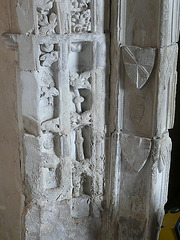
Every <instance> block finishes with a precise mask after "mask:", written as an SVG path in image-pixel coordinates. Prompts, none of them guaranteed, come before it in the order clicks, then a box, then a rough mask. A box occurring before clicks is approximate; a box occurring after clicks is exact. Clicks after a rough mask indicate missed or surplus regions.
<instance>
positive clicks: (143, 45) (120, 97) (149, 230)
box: [102, 0, 179, 240]
mask: <svg viewBox="0 0 180 240" xmlns="http://www.w3.org/2000/svg"><path fill="white" fill-rule="evenodd" d="M111 9H112V11H111V19H112V22H111V31H112V38H111V62H112V65H111V92H110V97H111V100H110V117H111V121H110V124H111V125H110V138H111V144H110V146H109V152H110V158H109V161H108V167H107V172H108V173H107V177H106V185H107V189H106V201H107V203H106V208H107V215H106V217H105V221H104V228H103V232H104V234H103V237H102V239H107V240H110V239H112V240H115V239H121V240H122V239H124V240H126V239H128V240H140V239H144V240H147V239H150V240H155V239H157V238H158V232H159V230H160V226H161V221H162V218H163V214H164V204H165V203H166V199H167V190H168V180H169V167H170V154H171V147H172V143H171V140H170V138H169V134H168V129H170V128H172V127H173V123H174V111H175V95H176V81H177V73H176V64H177V53H178V47H177V41H178V37H179V1H178V0H174V1H170V0H162V1H152V0H122V1H119V0H117V1H113V2H112V7H111Z"/></svg>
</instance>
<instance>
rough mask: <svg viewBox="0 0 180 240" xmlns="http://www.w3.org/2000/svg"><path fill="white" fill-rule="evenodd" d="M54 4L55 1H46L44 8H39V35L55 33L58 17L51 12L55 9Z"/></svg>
mask: <svg viewBox="0 0 180 240" xmlns="http://www.w3.org/2000/svg"><path fill="white" fill-rule="evenodd" d="M53 2H54V0H50V1H49V0H46V1H45V3H44V4H43V5H42V6H40V7H38V8H37V12H38V28H39V34H47V35H50V34H52V33H55V28H56V26H57V15H56V14H55V13H54V12H52V11H50V10H52V8H53Z"/></svg>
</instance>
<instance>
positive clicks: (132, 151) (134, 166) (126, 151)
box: [120, 133, 151, 173]
mask: <svg viewBox="0 0 180 240" xmlns="http://www.w3.org/2000/svg"><path fill="white" fill-rule="evenodd" d="M120 143H121V148H122V156H123V162H124V163H125V164H126V166H127V168H129V170H130V171H133V172H135V173H137V172H140V171H141V169H142V168H143V167H144V165H145V163H146V162H147V160H148V157H149V155H150V151H151V139H149V138H142V137H137V136H131V135H128V134H124V133H122V134H121V137H120Z"/></svg>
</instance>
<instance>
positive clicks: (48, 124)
mask: <svg viewBox="0 0 180 240" xmlns="http://www.w3.org/2000/svg"><path fill="white" fill-rule="evenodd" d="M41 129H42V130H43V131H48V132H54V133H58V132H59V117H58V118H54V119H50V120H47V121H45V122H43V123H42V124H41Z"/></svg>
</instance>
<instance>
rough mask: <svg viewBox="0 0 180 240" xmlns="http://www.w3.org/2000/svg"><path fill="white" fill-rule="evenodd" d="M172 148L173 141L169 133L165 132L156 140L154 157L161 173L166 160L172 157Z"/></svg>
mask: <svg viewBox="0 0 180 240" xmlns="http://www.w3.org/2000/svg"><path fill="white" fill-rule="evenodd" d="M171 150H172V142H171V139H170V137H169V134H165V135H164V137H162V138H161V139H155V140H154V147H153V157H154V161H157V164H158V171H159V173H161V172H162V171H163V170H164V167H165V165H166V161H167V159H169V158H170V157H169V155H170V154H171Z"/></svg>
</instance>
